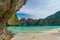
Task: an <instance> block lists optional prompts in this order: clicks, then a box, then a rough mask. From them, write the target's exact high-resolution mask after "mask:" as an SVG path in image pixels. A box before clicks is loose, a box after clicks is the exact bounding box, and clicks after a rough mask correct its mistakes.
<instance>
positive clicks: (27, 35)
mask: <svg viewBox="0 0 60 40" xmlns="http://www.w3.org/2000/svg"><path fill="white" fill-rule="evenodd" d="M8 30H10V31H11V32H12V33H14V34H15V35H14V37H13V38H12V39H11V40H59V39H60V26H29V27H27V26H24V27H22V26H18V27H17V26H13V27H8Z"/></svg>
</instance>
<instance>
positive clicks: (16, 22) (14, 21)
mask: <svg viewBox="0 0 60 40" xmlns="http://www.w3.org/2000/svg"><path fill="white" fill-rule="evenodd" d="M7 24H9V25H12V26H14V25H19V20H18V18H17V15H16V14H13V15H12V17H11V18H10V19H9V20H8V22H7Z"/></svg>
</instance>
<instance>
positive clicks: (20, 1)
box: [0, 0, 26, 40]
mask: <svg viewBox="0 0 60 40" xmlns="http://www.w3.org/2000/svg"><path fill="white" fill-rule="evenodd" d="M25 2H26V0H0V40H10V39H11V38H12V34H11V33H10V32H9V31H8V30H7V29H6V27H5V26H6V22H7V21H8V20H9V19H10V18H11V16H12V15H13V14H14V13H15V12H16V11H17V10H19V8H21V7H22V6H23V5H24V4H25Z"/></svg>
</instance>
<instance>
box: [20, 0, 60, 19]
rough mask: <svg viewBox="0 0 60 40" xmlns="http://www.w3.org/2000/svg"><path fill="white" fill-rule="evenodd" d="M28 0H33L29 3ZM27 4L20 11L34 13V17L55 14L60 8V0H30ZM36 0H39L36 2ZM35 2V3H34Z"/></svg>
mask: <svg viewBox="0 0 60 40" xmlns="http://www.w3.org/2000/svg"><path fill="white" fill-rule="evenodd" d="M28 2H31V3H32V2H33V3H32V4H31V3H28ZM28 2H27V4H26V5H25V6H23V7H22V8H21V10H20V12H24V13H27V14H31V15H33V18H36V19H38V18H46V17H47V16H49V15H52V14H54V13H55V12H56V11H59V10H60V0H35V1H34V0H33V1H32V0H31V1H30V0H29V1H28ZM36 2H38V3H39V4H38V3H37V4H36ZM34 3H35V5H34Z"/></svg>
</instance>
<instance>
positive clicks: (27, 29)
mask: <svg viewBox="0 0 60 40" xmlns="http://www.w3.org/2000/svg"><path fill="white" fill-rule="evenodd" d="M55 28H60V26H7V29H8V30H9V31H10V32H12V33H14V34H20V33H38V32H43V31H46V30H50V29H55Z"/></svg>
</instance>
